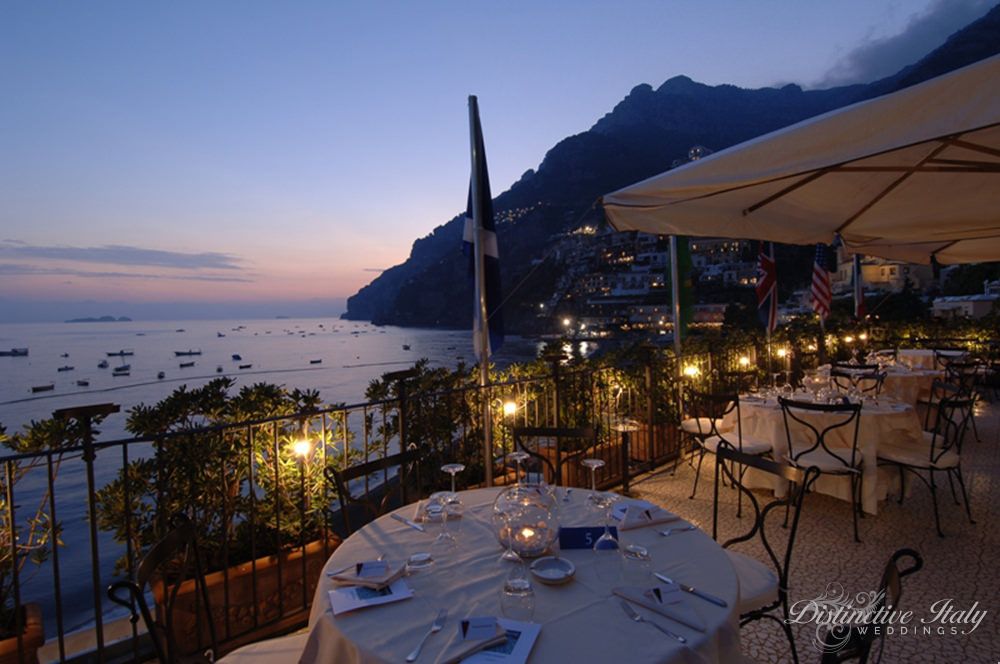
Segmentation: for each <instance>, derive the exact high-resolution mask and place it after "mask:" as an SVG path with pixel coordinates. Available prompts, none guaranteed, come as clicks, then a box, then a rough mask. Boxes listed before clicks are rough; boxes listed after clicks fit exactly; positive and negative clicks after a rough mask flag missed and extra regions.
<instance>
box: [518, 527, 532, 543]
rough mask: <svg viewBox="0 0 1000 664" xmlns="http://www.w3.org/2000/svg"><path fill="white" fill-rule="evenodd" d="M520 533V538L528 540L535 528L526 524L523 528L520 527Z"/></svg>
mask: <svg viewBox="0 0 1000 664" xmlns="http://www.w3.org/2000/svg"><path fill="white" fill-rule="evenodd" d="M520 535H521V539H523V540H528V539H531V538H532V537H534V536H535V530H534V529H533V528H528V527H527V526H525V527H524V528H522V529H521V532H520Z"/></svg>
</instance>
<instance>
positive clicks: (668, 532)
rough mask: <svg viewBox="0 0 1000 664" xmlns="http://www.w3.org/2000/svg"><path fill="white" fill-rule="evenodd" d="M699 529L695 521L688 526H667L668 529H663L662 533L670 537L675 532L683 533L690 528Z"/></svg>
mask: <svg viewBox="0 0 1000 664" xmlns="http://www.w3.org/2000/svg"><path fill="white" fill-rule="evenodd" d="M697 529H698V526H696V525H694V524H693V523H689V524H688V525H686V526H675V527H673V528H667V529H666V530H661V531H660V534H661V535H663V536H664V537H670V536H671V535H673V534H674V533H683V532H686V531H688V530H697Z"/></svg>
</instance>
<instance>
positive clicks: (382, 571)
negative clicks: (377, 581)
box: [356, 560, 389, 579]
mask: <svg viewBox="0 0 1000 664" xmlns="http://www.w3.org/2000/svg"><path fill="white" fill-rule="evenodd" d="M356 569H357V572H356V573H357V575H358V578H359V579H372V578H378V577H380V576H385V575H386V574H388V573H389V563H387V562H386V561H384V560H370V561H368V562H364V563H358V564H357V567H356Z"/></svg>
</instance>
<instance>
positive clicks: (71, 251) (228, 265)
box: [0, 240, 241, 270]
mask: <svg viewBox="0 0 1000 664" xmlns="http://www.w3.org/2000/svg"><path fill="white" fill-rule="evenodd" d="M0 256H2V257H6V258H17V259H44V260H62V261H73V262H76V263H101V264H104V265H136V266H139V265H141V266H146V267H167V268H177V269H184V270H203V269H207V270H239V269H241V268H240V265H239V263H240V262H241V259H240V258H239V257H238V256H233V255H231V254H223V253H218V252H214V251H208V252H203V253H197V254H189V253H184V252H180V251H163V250H161V249H144V248H142V247H131V246H128V245H117V244H106V245H102V246H99V247H66V246H57V245H53V246H43V245H31V244H24V243H22V242H18V241H16V240H4V241H3V242H0Z"/></svg>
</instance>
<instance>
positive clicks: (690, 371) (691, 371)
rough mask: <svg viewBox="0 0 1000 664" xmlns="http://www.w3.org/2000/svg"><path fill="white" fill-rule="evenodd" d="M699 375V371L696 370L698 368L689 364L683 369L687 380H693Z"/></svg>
mask: <svg viewBox="0 0 1000 664" xmlns="http://www.w3.org/2000/svg"><path fill="white" fill-rule="evenodd" d="M700 373H701V371H700V370H699V369H698V367H696V366H694V365H693V364H689V365H688V366H686V367H684V375H685V376H687V377H688V378H694V377H695V376H697V375H698V374H700Z"/></svg>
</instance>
